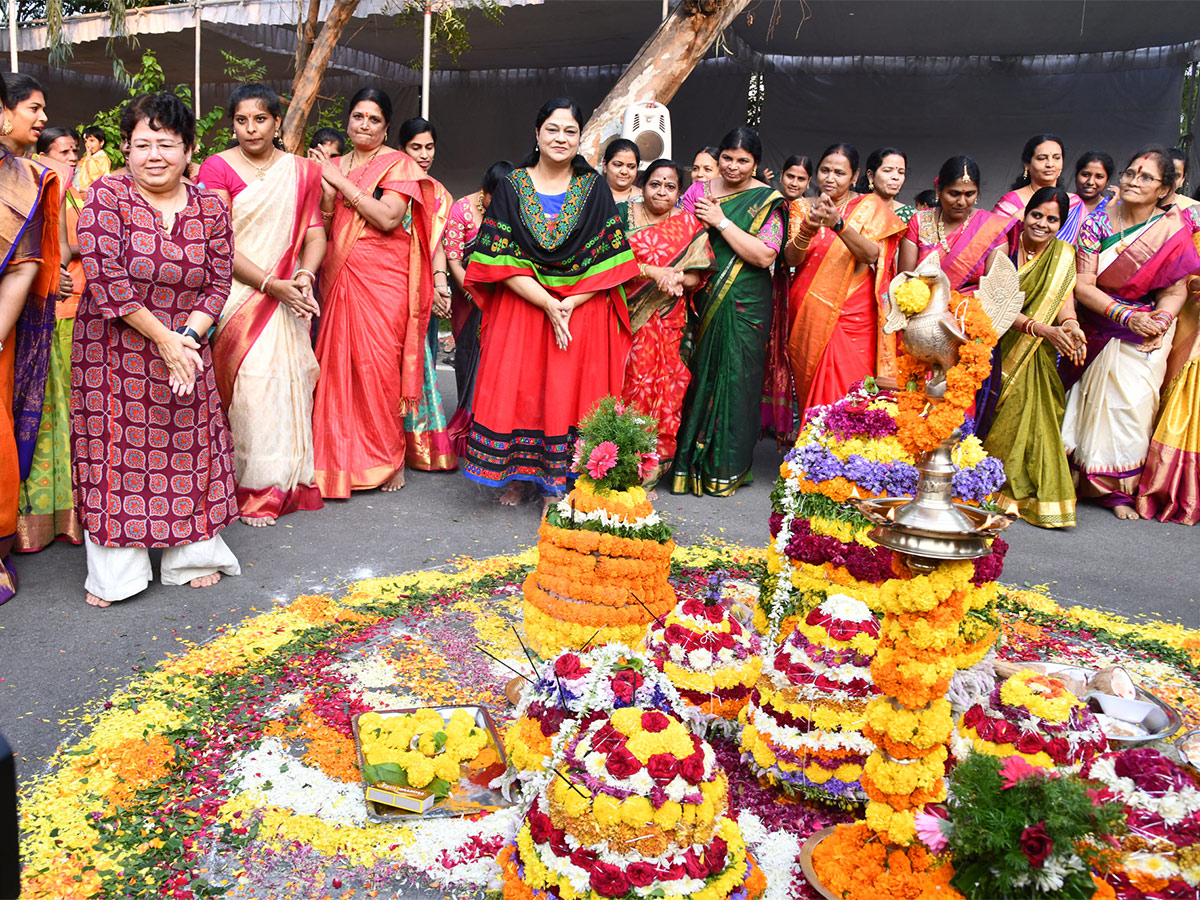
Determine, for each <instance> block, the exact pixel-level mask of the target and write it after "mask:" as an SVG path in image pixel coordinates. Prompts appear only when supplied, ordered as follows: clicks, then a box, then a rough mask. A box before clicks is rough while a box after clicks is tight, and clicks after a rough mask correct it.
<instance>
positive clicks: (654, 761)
mask: <svg viewBox="0 0 1200 900" xmlns="http://www.w3.org/2000/svg"><path fill="white" fill-rule="evenodd" d="M646 771H647V772H649V773H650V777H651V778H653V779H654V780H655V781H656V782H658V783H659V784H667V783H669V782H670V781H671V779H673V778H674V777H675V775H676V773H678V772H679V760H677V759H676V758H675V757H674V756H672V755H671V754H670V753H655V754H654V755H653V756H651V757H650V758H649V759H648V760H646Z"/></svg>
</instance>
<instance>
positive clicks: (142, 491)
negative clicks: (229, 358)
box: [71, 175, 238, 547]
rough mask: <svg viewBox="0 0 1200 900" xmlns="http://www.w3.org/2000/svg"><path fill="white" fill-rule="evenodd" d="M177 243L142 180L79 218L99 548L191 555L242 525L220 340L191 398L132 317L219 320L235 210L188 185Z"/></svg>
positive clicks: (87, 444)
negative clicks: (179, 392)
mask: <svg viewBox="0 0 1200 900" xmlns="http://www.w3.org/2000/svg"><path fill="white" fill-rule="evenodd" d="M187 194H188V203H187V206H185V207H184V208H183V209H182V210H181V211H180V212H178V213H177V214H176V216H175V222H174V227H173V229H172V231H171V233H170V234H167V233H165V232H164V231H163V227H162V216H161V214H160V213H159V212H158V211H157V210H155V209H154V208H153V207H151V206H150V205H149V204H148V203H147V202H146V201H145V199H144V198H143V197H142V195H141V194H140V193H139V192H138V190H137V189H136V188H135V187H134V185H133V180H132V178H130V176H128V175H126V176H120V177H115V178H107V179H104V180H103V181H100V182H97V183H96V184H95V185H94V186H93V188H92V192H91V195H90V197H89V198H88V202H87V205H86V206H85V207H84V209H83V212H82V213H81V214H80V217H79V252H80V254H81V255H82V257H83V267H84V274H85V276H86V278H87V290H86V292H85V294H84V297H83V299H82V301H81V302H80V305H79V313H78V316H77V317H76V321H75V344H74V349H73V352H72V356H71V362H72V369H71V430H72V440H73V442H74V450H75V480H76V506H77V508H78V509H79V512H80V516H81V518H82V519H83V527H84V528H85V529H87V531H88V532H89V533H90V536H91V538H92V540H94V541H95V542H96V543H98V544H103V545H105V546H110V547H177V546H180V545H183V544H191V543H195V542H197V541H204V540H208V539H210V538H212V537H214V536H215V535H216V534H217V533H218V532H219V531H220V530H221V529H222V528H224V527H225V526H226V525H228V524H229V523H230V522H231V521H233V519H234V518H235V517H236V516H237V513H238V508H237V497H236V494H235V492H234V481H233V442H232V440H231V438H230V435H229V425H228V423H227V422H226V419H225V413H224V412H223V411H222V409H221V402H220V398H219V396H218V394H217V386H216V378H215V376H214V374H213V366H212V353H211V351H210V349H209V345H208V342H207V341H205V342H204V343H203V344H202V348H201V355H202V356H203V359H204V371H203V372H202V373H201V374H200V375H199V376H198V377H197V379H196V386H195V390H194V391H193V392H192V394H191V395H190V396H187V397H177V396H175V395H174V394H173V393H172V392H171V389H170V387H169V385H168V380H167V367H166V364H165V363H164V362H163V360H162V359H161V358H160V357H159V355H158V352H157V350H156V349H155V347H154V344H153V343H152V342H151V341H149V340H147V339H146V338H145V337H143V336H142V335H141V334H140V333H139V332H138V331H137V330H136V329H134V328H133V327H132V326H131V325H127V324H126V323H125V322H124V321H122V320H121V319H120V318H119V317H120V316H124V315H128V314H129V313H132V312H136V311H137V310H138V309H141V308H143V307H145V308H147V309H149V310H150V312H152V313H153V314H154V315H155V317H157V318H158V320H159V321H160V322H162V323H163V324H164V325H166V326H167V327H168V328H171V329H172V330H173V329H176V328H179V327H182V326H183V325H184V324H186V322H187V317H188V314H189V313H190V312H192V311H193V310H198V311H202V312H204V313H207V314H208V315H210V316H212V317H213V319H214V320H216V319H219V318H220V316H221V307H222V306H223V305H224V304H225V298H226V297H227V296H228V295H229V288H230V281H231V278H232V273H233V241H232V231H231V229H230V223H229V211H228V210H227V209H226V207H225V204H224V203H222V202H221V200H220V198H218V197H217V196H216V195H214V194H208V193H205V192H204V191H202V190H201V189H200V188H198V187H195V186H192V185H188V186H187Z"/></svg>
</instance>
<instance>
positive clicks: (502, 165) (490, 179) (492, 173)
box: [479, 159, 516, 194]
mask: <svg viewBox="0 0 1200 900" xmlns="http://www.w3.org/2000/svg"><path fill="white" fill-rule="evenodd" d="M515 168H516V166H514V165H513V164H512V163H510V162H509V161H508V160H507V159H502V160H500V161H498V162H494V163H492V164H491V165H490V166H488V167H487V171H486V172H484V173H483V180H482V181H480V182H479V189H480V190H482V191H483V192H484V193H485V194H494V193H496V188H498V187H499V186H500V182H501V181H503V180H504V179H505V178H507V177H508V175H509V173H510V172H512V170H513V169H515Z"/></svg>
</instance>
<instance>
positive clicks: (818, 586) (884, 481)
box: [755, 382, 1007, 668]
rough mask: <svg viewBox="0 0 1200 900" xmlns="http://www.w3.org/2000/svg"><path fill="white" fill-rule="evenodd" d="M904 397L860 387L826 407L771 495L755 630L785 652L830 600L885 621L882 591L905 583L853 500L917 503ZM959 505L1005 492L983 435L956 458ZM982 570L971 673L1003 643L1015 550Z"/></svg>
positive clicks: (963, 647)
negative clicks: (849, 602) (998, 616)
mask: <svg viewBox="0 0 1200 900" xmlns="http://www.w3.org/2000/svg"><path fill="white" fill-rule="evenodd" d="M897 411H898V406H897V401H896V397H895V395H894V394H891V393H889V392H886V391H880V390H878V389H877V388H875V387H874V385H873V383H872V382H867V383H864V384H859V385H856V386H855V387H854V388H853V389H852V390H851V391H850V393H849V394H847V395H846V397H844V398H843V399H841V400H839V401H837V402H836V403H833V404H830V405H828V406H820V407H816V408H815V409H814V410H812V411H811V415H810V418H809V420H808V422H807V424H806V425H805V427H804V430H803V431H802V432H801V433H800V437H799V439H798V440H797V442H796V446H795V447H794V448H793V449H792V450H791V451H789V452H788V454H787V456H786V457H785V458H784V461H783V464H782V465H781V466H780V477H779V480H778V481H777V482H776V484H775V489H774V491H773V492H772V494H771V503H772V511H771V518H770V529H771V539H772V540H771V544H770V545H769V546H768V548H767V571H768V574H767V577H766V579H765V581H764V583H763V585H762V591H761V592H760V595H759V605H758V609H757V612H756V614H755V628H756V629H757V630H758V631H759V632H760V633H761V634H765V635H769V636H771V637H772V638H774V640H775V641H776V642H777V643H778V642H782V641H783V640H784V639H786V638H787V636H788V635H789V634H790V633H791V632H792V630H793V629H794V628H795V627H796V624H797V623H798V622H799V621H800V620H801V619H803V618H804V616H805V615H807V614H808V612H809V611H810V610H812V609H813V608H815V607H816V606H818V605H820V604H821V602H822V601H824V599H825V598H826V597H827V596H828V595H829V594H830V593H842V594H849V595H850V596H852V597H855V598H856V599H858V600H861V601H863V602H864V603H866V604H867V606H868V607H870V608H871V609H872V610H874V611H875V612H876V613H880V612H882V609H883V607H882V602H883V601H882V599H881V587H882V585H883V584H884V583H885V582H887V581H888V580H889V579H892V578H895V577H896V571H895V569H894V567H893V565H892V559H893V553H892V551H891V550H889V549H887V548H886V547H881V546H879V545H878V544H876V543H875V542H874V541H872V540H871V539H870V537H869V536H868V535H869V533H870V531H871V529H872V528H873V527H874V526H873V525H872V523H871V522H870V521H868V520H867V518H866V517H865V516H863V515H862V514H861V513H859V511H858V510H857V509H856V508H855V507H854V506H853V505H852V504H851V503H850V502H849V501H850V500H851V499H852V498H868V497H881V496H893V497H899V496H911V495H912V494H913V493H914V492H915V491H916V487H917V478H918V472H917V469H916V465H915V462H916V458H915V457H914V456H913V454H912V453H911V452H910V451H909V450H907V449H906V448H905V446H904V444H903V443H902V442H901V440H900V434H899V430H898V426H897V424H896V415H897ZM953 458H954V464H955V466H956V467H957V470H958V471H957V472H956V474H955V476H954V482H953V488H954V493H955V496H956V497H957V499H960V500H963V501H965V502H968V503H977V502H979V501H982V500H984V499H985V498H986V497H987V496H988V495H990V494H991V493H993V492H994V491H996V490H999V488H1000V487H1001V486H1002V485H1003V484H1004V467H1003V466H1002V465H1001V463H1000V461H999V460H997V459H995V458H994V457H990V456H988V455H987V454H986V453H985V452H984V450H983V445H982V444H981V443H980V441H979V438H978V437H977V436H976V435H974V434H967V435H966V436H965V437H963V438H962V440H961V441H959V443H958V444H957V445H956V447H955V448H954V451H953ZM992 549H993V552H992V555H991V556H988V557H985V558H983V559H981V560H977V561H976V562H975V572H974V574H973V576H972V581H973V583H974V585H975V588H976V589H974V590H972V591H971V592H970V593H969V595H968V598H967V600H968V612H969V613H971V615H970V616H968V617H966V618H965V619H964V624H963V633H962V634H961V635H960V636H959V638H958V640H957V642H956V645H955V647H956V655H957V656H958V663H959V665H960V666H961V667H962V668H967V667H969V666H971V665H972V664H973V663H974V662H977V661H978V660H979V659H980V658H982V657H983V655H984V654H985V653H986V652H987V649H988V648H989V647H990V646H991V644H992V642H993V641H994V639H995V634H996V632H995V626H994V605H995V589H994V586H993V585H992V582H994V581H995V580H996V579H997V578H998V577H999V576H1000V572H1001V570H1002V567H1003V561H1004V553H1005V551H1006V550H1007V544H1005V542H1004V541H1003V540H1001V539H999V538H997V539H996V540H995V541H994V543H993V548H992Z"/></svg>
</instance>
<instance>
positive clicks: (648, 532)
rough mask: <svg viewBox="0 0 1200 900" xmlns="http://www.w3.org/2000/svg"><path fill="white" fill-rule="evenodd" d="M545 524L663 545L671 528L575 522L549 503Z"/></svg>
mask: <svg viewBox="0 0 1200 900" xmlns="http://www.w3.org/2000/svg"><path fill="white" fill-rule="evenodd" d="M546 522H547V523H549V524H550V525H553V526H555V527H556V528H571V529H574V530H576V531H603V532H604V533H606V534H615V535H616V536H617V537H623V538H631V539H635V540H644V541H657V542H658V543H660V544H665V543H666V542H667V541H669V540H670V539H671V534H672V528H671V526H670V525H668V524H666V523H665V522H659V523H658V524H657V525H645V526H642V527H640V528H634V527H632V526H629V525H602V524H601V523H600V522H597V521H595V520H589V521H587V522H576V521H574V520H573V519H570V518H567V517H566V516H564V515H563V514H562V513H561V512H559V511H558V504H557V503H551V504H550V508H549V509H547V510H546Z"/></svg>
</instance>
